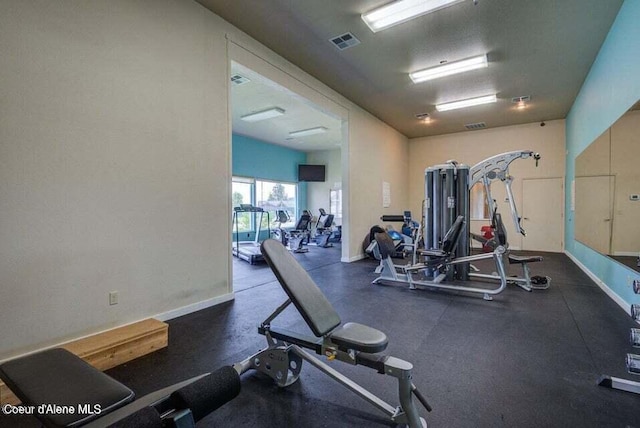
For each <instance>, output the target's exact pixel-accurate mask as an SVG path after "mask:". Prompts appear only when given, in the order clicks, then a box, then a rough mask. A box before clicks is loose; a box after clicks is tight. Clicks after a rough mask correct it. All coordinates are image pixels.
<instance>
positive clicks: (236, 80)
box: [231, 74, 251, 86]
mask: <svg viewBox="0 0 640 428" xmlns="http://www.w3.org/2000/svg"><path fill="white" fill-rule="evenodd" d="M249 82H251V80H249V79H248V78H246V77H244V76H241V75H240V74H234V75H233V76H231V84H232V85H236V86H238V85H242V84H244V83H249Z"/></svg>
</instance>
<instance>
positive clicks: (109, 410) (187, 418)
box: [0, 348, 240, 428]
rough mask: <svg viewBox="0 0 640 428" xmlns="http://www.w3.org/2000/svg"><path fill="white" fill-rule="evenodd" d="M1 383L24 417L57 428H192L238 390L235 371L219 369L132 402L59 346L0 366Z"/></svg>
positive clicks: (128, 392)
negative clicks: (8, 389)
mask: <svg viewBox="0 0 640 428" xmlns="http://www.w3.org/2000/svg"><path fill="white" fill-rule="evenodd" d="M0 379H2V380H3V381H4V382H5V383H6V385H7V386H8V387H9V388H10V389H11V391H13V393H14V394H15V395H16V396H17V397H18V398H19V399H20V400H21V402H22V404H21V405H20V406H21V408H22V409H23V410H25V411H26V412H27V414H31V415H33V416H34V417H36V418H37V419H38V420H39V421H40V422H41V423H42V424H43V425H44V426H46V427H56V428H57V427H79V426H84V427H87V428H98V427H111V428H125V427H126V428H161V427H164V428H170V427H181V428H190V427H194V426H195V422H197V421H199V420H200V419H202V418H204V417H205V416H207V415H208V414H209V413H211V412H212V411H214V410H215V409H217V408H218V407H220V406H222V405H223V404H225V403H226V402H228V401H230V400H232V399H233V398H235V397H236V396H237V395H238V393H239V392H240V377H239V375H238V372H236V370H234V369H233V368H232V367H222V368H221V369H219V370H217V371H215V372H213V373H208V374H204V375H200V376H196V377H194V378H192V379H188V380H186V381H183V382H180V383H177V384H175V385H172V386H169V387H167V388H164V389H161V390H159V391H156V392H153V393H151V394H149V395H146V396H144V397H142V398H140V399H139V400H136V401H134V398H135V395H134V393H133V391H131V389H129V388H128V387H126V386H124V385H123V384H121V383H120V382H118V381H116V380H115V379H113V378H111V377H110V376H108V375H106V374H104V373H103V372H101V371H100V370H98V369H96V368H95V367H93V366H91V365H90V364H89V363H87V362H86V361H84V360H82V359H81V358H80V357H78V356H76V355H74V354H72V353H71V352H69V351H67V350H65V349H62V348H54V349H49V350H46V351H42V352H38V353H36V354H31V355H27V356H25V357H21V358H18V359H15V360H11V361H8V362H5V363H3V364H2V365H0Z"/></svg>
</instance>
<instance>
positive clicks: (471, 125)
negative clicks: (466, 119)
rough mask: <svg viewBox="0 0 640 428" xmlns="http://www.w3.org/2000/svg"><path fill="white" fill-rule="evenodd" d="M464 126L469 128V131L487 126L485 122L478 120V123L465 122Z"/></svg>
mask: <svg viewBox="0 0 640 428" xmlns="http://www.w3.org/2000/svg"><path fill="white" fill-rule="evenodd" d="M464 127H465V128H467V129H469V130H471V131H475V130H476V129H484V128H486V127H487V124H486V123H485V122H478V123H467V124H466V125H464Z"/></svg>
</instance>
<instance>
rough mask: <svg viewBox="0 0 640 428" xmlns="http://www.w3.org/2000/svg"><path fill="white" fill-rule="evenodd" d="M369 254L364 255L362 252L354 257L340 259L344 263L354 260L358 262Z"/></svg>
mask: <svg viewBox="0 0 640 428" xmlns="http://www.w3.org/2000/svg"><path fill="white" fill-rule="evenodd" d="M366 258H367V256H365V255H364V253H360V254H356V255H355V256H352V257H342V258H341V259H340V261H341V262H342V263H352V262H357V261H358V260H363V259H366Z"/></svg>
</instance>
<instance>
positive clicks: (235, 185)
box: [231, 177, 254, 232]
mask: <svg viewBox="0 0 640 428" xmlns="http://www.w3.org/2000/svg"><path fill="white" fill-rule="evenodd" d="M253 188H254V181H253V179H252V178H244V177H233V180H232V182H231V206H232V207H234V208H235V207H239V206H240V204H253V200H254V198H253V193H254V192H253ZM252 223H253V216H252V215H251V213H238V232H249V231H251V230H253V224H252ZM234 232H235V229H234Z"/></svg>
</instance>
